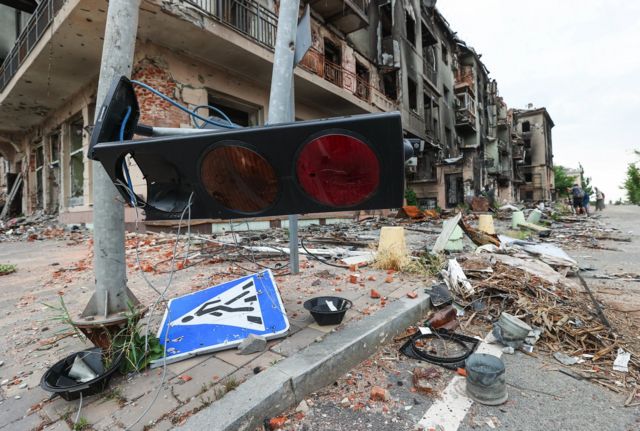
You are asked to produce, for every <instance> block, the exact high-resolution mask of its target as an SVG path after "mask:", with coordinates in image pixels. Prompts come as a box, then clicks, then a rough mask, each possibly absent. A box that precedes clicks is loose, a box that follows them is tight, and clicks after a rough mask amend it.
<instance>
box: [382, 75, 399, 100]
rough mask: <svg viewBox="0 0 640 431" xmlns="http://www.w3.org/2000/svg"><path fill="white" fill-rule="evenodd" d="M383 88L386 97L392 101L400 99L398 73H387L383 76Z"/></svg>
mask: <svg viewBox="0 0 640 431" xmlns="http://www.w3.org/2000/svg"><path fill="white" fill-rule="evenodd" d="M382 86H383V89H384V95H385V96H387V97H388V98H389V99H391V100H397V99H398V72H397V71H395V70H394V71H392V72H386V73H383V74H382Z"/></svg>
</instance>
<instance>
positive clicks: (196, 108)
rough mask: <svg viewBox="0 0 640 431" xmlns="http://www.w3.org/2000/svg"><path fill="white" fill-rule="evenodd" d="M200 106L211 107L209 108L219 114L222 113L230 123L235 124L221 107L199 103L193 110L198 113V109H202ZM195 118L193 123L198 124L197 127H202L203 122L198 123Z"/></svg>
mask: <svg viewBox="0 0 640 431" xmlns="http://www.w3.org/2000/svg"><path fill="white" fill-rule="evenodd" d="M200 108H209V109H211V110H213V111H214V112H216V113H217V114H219V115H220V116H221V117H222V118H223V119H224V120H226V121H227V122H228V123H229V124H233V121H231V119H230V118H229V117H228V116H227V114H225V113H224V112H223V111H221V110H220V109H218V108H216V107H215V106H211V105H198V106H195V107H194V108H193V112H196V113H197V112H198V109H200ZM193 120H194V121H193V123H194V124H195V125H196V127H197V128H198V129H202V127H203V124H198V123H196V121H195V118H194V119H193Z"/></svg>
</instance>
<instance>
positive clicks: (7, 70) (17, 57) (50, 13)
mask: <svg viewBox="0 0 640 431" xmlns="http://www.w3.org/2000/svg"><path fill="white" fill-rule="evenodd" d="M65 1H66V0H45V1H42V2H40V4H39V5H38V7H37V8H36V10H35V12H34V13H33V15H31V18H29V22H28V23H27V25H26V26H25V28H24V30H23V31H22V33H20V36H19V37H18V40H17V41H16V43H15V45H14V46H13V48H12V49H11V51H10V52H9V54H8V55H7V57H6V58H5V59H4V62H3V63H2V65H1V66H0V93H1V92H2V91H4V89H5V88H6V87H7V85H8V84H9V81H11V78H13V77H14V75H15V74H16V72H17V71H18V68H19V67H20V66H22V64H23V63H24V62H25V60H26V59H27V57H28V56H29V54H31V51H33V48H34V47H35V46H36V44H37V43H38V42H39V41H40V39H41V38H42V36H43V34H44V33H45V31H46V30H47V29H48V28H49V25H50V24H51V22H52V21H53V18H54V17H55V15H56V13H58V11H59V10H60V9H61V8H62V5H63V4H64V3H65Z"/></svg>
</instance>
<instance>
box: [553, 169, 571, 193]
mask: <svg viewBox="0 0 640 431" xmlns="http://www.w3.org/2000/svg"><path fill="white" fill-rule="evenodd" d="M553 174H554V176H555V185H556V193H557V194H558V196H560V197H562V196H568V192H567V189H570V188H571V187H572V186H573V183H575V181H576V179H575V177H570V176H568V175H567V168H565V167H564V166H560V165H556V166H554V167H553Z"/></svg>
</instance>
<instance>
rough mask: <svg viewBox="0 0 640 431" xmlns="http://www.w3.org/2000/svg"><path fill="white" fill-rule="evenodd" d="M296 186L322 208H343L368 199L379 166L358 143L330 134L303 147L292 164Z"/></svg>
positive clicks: (358, 141)
mask: <svg viewBox="0 0 640 431" xmlns="http://www.w3.org/2000/svg"><path fill="white" fill-rule="evenodd" d="M296 174H297V176H298V182H299V184H300V186H301V187H302V188H303V190H304V191H305V192H306V193H307V194H308V195H309V196H311V197H312V198H314V199H315V200H317V201H318V202H320V203H323V204H325V205H331V206H336V207H346V206H352V205H357V204H360V203H361V202H364V201H365V200H367V198H369V197H370V196H371V195H372V194H373V193H374V192H375V191H376V190H377V189H378V185H379V182H380V162H379V161H378V157H377V156H376V154H375V153H374V152H373V150H372V149H371V148H370V147H369V146H368V145H367V144H365V143H364V142H362V141H361V140H360V139H357V138H354V137H352V136H347V135H340V134H331V135H325V136H321V137H319V138H316V139H314V140H312V141H311V142H309V143H308V144H306V145H305V146H304V147H303V149H302V151H301V152H300V155H299V156H298V160H297V163H296Z"/></svg>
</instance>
